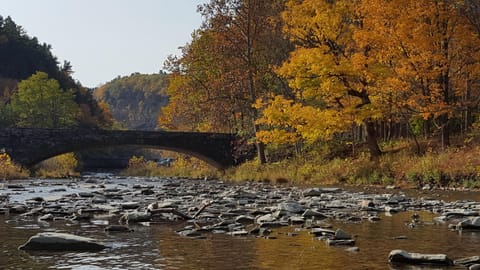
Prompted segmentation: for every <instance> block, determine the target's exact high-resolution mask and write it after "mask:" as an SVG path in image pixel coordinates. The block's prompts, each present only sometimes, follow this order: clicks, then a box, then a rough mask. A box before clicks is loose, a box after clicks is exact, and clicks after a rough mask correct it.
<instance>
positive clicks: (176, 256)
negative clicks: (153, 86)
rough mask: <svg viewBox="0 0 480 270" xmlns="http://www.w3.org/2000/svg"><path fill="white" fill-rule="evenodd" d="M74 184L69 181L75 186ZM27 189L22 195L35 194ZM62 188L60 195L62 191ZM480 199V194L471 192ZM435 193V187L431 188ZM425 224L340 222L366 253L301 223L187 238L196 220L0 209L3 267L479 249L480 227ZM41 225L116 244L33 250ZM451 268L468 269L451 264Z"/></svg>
mask: <svg viewBox="0 0 480 270" xmlns="http://www.w3.org/2000/svg"><path fill="white" fill-rule="evenodd" d="M67 189H68V187H67ZM38 192H43V193H48V194H50V191H49V190H45V189H41V188H40V189H39V190H34V191H32V192H28V193H26V192H23V193H22V192H20V193H19V194H18V195H17V196H18V198H17V197H13V198H14V199H15V200H18V201H21V200H24V199H25V196H32V197H33V196H34V195H35V194H38ZM55 195H57V194H55ZM467 195H468V196H470V198H473V199H476V200H478V199H479V198H478V196H479V194H476V193H471V194H467ZM430 196H431V194H430ZM439 196H441V197H445V198H450V199H452V200H453V199H460V198H462V193H448V192H445V193H443V194H440V195H439ZM419 214H420V220H421V222H420V224H419V225H418V226H416V227H414V228H410V227H408V226H407V223H408V222H409V221H410V219H411V215H412V213H411V212H404V213H399V214H395V215H393V216H385V215H381V221H380V222H376V223H373V222H368V221H363V222H361V223H357V224H354V223H340V222H335V221H332V222H331V225H332V226H333V228H342V229H343V230H344V231H346V232H348V233H349V234H351V235H354V236H355V239H356V246H357V247H359V249H360V251H359V252H350V251H347V248H346V247H328V246H327V245H326V244H325V242H323V241H320V240H316V239H315V238H314V237H313V236H312V235H311V234H309V231H308V230H305V229H302V228H299V227H283V228H278V229H277V228H275V229H273V232H272V233H271V234H270V235H269V238H268V239H266V238H254V237H231V236H227V235H223V234H206V238H205V239H192V238H187V237H181V236H179V235H178V234H176V233H175V231H176V230H178V229H180V228H183V227H184V226H185V225H188V224H182V223H179V224H170V223H168V224H167V223H164V224H151V225H150V226H142V225H137V226H133V227H132V228H133V229H134V230H135V231H134V232H132V233H110V234H109V233H105V232H104V227H105V226H106V225H108V224H109V222H110V223H111V221H109V220H107V219H103V220H101V219H97V220H94V221H92V222H91V223H81V224H78V223H72V222H70V221H56V222H52V223H47V222H42V223H39V222H37V221H36V220H33V219H32V220H30V221H28V220H27V221H21V222H20V221H17V220H16V219H15V216H3V215H0V240H1V241H0V242H1V243H0V246H1V249H0V269H12V270H13V269H15V270H17V269H75V270H91V269H92V270H97V269H98V270H100V269H118V270H120V269H146V270H148V269H166V270H171V269H172V270H173V269H213V270H215V269H219V270H220V269H285V270H286V269H327V270H328V269H392V270H393V269H394V270H405V269H411V270H420V269H428V270H432V269H446V268H438V267H437V268H432V267H430V268H425V267H408V266H390V265H389V264H388V262H387V259H388V254H389V252H390V251H391V250H393V249H404V250H407V251H410V252H420V253H444V254H448V256H449V257H451V258H453V259H455V258H462V257H468V256H474V255H479V254H478V253H477V252H478V247H479V246H480V232H463V233H461V234H459V233H457V232H451V231H449V230H448V228H447V224H434V223H433V222H432V220H433V218H434V217H435V215H434V214H432V213H427V212H421V213H419ZM41 231H56V232H69V233H73V234H77V235H81V236H87V237H93V238H96V239H99V240H100V241H103V242H104V243H106V244H107V245H108V246H109V247H110V248H109V249H106V250H103V251H101V252H98V253H88V252H82V253H38V252H36V253H26V252H23V251H19V250H18V246H20V245H21V244H23V243H25V241H26V240H27V239H28V238H29V237H30V236H32V235H35V234H36V233H37V232H41ZM448 269H464V268H455V267H450V268H448Z"/></svg>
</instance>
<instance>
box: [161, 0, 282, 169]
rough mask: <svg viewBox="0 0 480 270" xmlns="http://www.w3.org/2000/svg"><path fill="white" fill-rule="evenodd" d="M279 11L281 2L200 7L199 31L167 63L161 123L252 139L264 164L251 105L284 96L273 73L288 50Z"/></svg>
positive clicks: (231, 0) (243, 0)
mask: <svg viewBox="0 0 480 270" xmlns="http://www.w3.org/2000/svg"><path fill="white" fill-rule="evenodd" d="M282 9H283V1H279V0H275V1H263V0H226V1H224V0H211V1H210V3H208V4H205V5H202V6H200V7H199V11H200V13H201V14H202V16H203V17H204V18H205V21H204V24H203V26H202V28H201V29H199V30H198V31H196V32H195V33H194V34H193V40H192V42H191V43H190V44H188V45H187V46H185V47H184V48H183V56H182V57H181V58H179V59H174V58H171V59H170V61H169V62H168V63H169V64H173V65H170V69H169V70H170V71H172V72H173V73H174V74H173V77H172V78H173V81H172V83H171V84H170V88H169V91H168V92H169V95H170V104H169V105H168V106H167V107H166V108H165V109H163V113H164V114H163V116H161V117H160V119H159V120H160V124H161V125H165V126H169V125H171V124H173V123H174V124H176V125H177V126H178V125H179V124H181V123H185V124H186V126H191V128H202V129H206V130H210V131H226V132H236V133H239V134H242V135H245V136H248V137H251V138H253V139H254V140H255V143H256V145H257V153H258V157H259V161H260V162H262V163H263V162H265V153H264V147H263V144H262V143H261V142H260V141H259V140H256V139H255V138H256V132H257V131H259V128H260V126H259V125H257V124H256V123H255V119H256V118H257V116H258V112H257V109H256V108H253V107H252V105H253V104H254V103H255V101H256V99H257V98H262V97H264V96H266V95H268V94H269V93H274V92H286V91H288V90H287V89H288V87H286V85H285V84H284V83H283V80H281V79H280V78H279V76H277V75H276V74H275V73H274V70H273V66H275V65H277V64H280V63H281V62H282V61H283V60H284V59H285V56H286V55H287V53H288V51H289V50H290V49H291V46H290V43H289V42H288V40H286V39H284V37H283V34H282V32H281V27H280V20H279V18H280V17H279V15H280V12H281V10H282ZM188 104H190V106H189V105H188ZM193 111H198V113H195V114H194V113H193ZM195 115H198V116H195ZM180 116H181V117H184V119H179V117H180ZM174 118H176V119H174ZM192 120H193V122H192ZM197 121H200V122H197Z"/></svg>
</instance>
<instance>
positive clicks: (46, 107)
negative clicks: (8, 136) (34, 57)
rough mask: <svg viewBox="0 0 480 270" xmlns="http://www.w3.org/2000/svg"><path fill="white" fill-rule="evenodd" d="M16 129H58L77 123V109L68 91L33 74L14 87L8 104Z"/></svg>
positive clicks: (71, 93) (46, 78)
mask: <svg viewBox="0 0 480 270" xmlns="http://www.w3.org/2000/svg"><path fill="white" fill-rule="evenodd" d="M8 107H9V109H10V111H11V112H12V113H13V117H14V119H15V121H14V122H15V124H16V125H17V126H18V127H36V128H40V127H41V128H61V127H68V126H73V125H75V124H77V117H78V114H79V107H78V105H77V104H76V103H75V102H74V95H73V91H72V90H66V91H63V90H61V89H60V87H59V84H58V82H57V81H56V80H54V79H49V78H48V75H47V74H46V73H44V72H37V73H35V74H34V75H32V76H31V77H30V78H28V79H26V80H23V81H21V82H20V83H19V84H18V91H17V92H15V93H14V94H13V96H12V99H11V102H10V104H9V105H8Z"/></svg>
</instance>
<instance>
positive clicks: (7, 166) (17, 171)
mask: <svg viewBox="0 0 480 270" xmlns="http://www.w3.org/2000/svg"><path fill="white" fill-rule="evenodd" d="M0 173H1V175H0V177H1V179H4V180H5V179H18V178H25V177H28V175H29V173H28V171H27V170H25V169H23V168H22V167H20V166H19V165H17V164H15V163H14V162H13V161H12V160H11V158H10V156H9V155H8V154H7V153H0Z"/></svg>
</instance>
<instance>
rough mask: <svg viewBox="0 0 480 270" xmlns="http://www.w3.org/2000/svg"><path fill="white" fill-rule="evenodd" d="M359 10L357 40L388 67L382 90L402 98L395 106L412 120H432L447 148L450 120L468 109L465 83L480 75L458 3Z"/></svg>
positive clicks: (382, 0)
mask: <svg viewBox="0 0 480 270" xmlns="http://www.w3.org/2000/svg"><path fill="white" fill-rule="evenodd" d="M361 9H362V10H363V11H364V12H363V14H364V15H365V16H364V18H363V22H364V31H363V32H362V33H359V35H358V36H357V40H361V43H362V44H365V45H368V46H370V48H371V52H370V54H371V56H372V57H373V58H375V59H377V60H378V61H379V62H382V63H384V64H385V65H388V66H389V67H390V69H391V73H390V74H389V76H387V79H386V80H385V81H384V82H385V84H384V86H383V87H385V88H390V90H389V91H390V92H391V93H396V94H397V96H400V97H401V98H400V102H399V103H398V104H396V105H397V106H398V107H400V108H403V109H404V110H405V111H407V112H408V113H409V114H410V115H411V116H412V117H419V116H420V117H423V118H424V119H425V120H430V121H432V122H433V123H434V124H435V125H436V126H437V127H438V130H439V135H440V139H441V142H442V146H448V145H449V144H450V130H451V128H450V119H452V118H454V117H455V116H456V114H458V113H459V112H461V111H463V110H464V108H466V106H471V102H470V101H471V99H470V98H468V99H470V100H469V101H467V100H465V97H468V96H473V95H472V93H470V87H469V86H468V85H469V82H471V81H473V80H474V79H476V78H478V76H479V75H480V74H478V70H479V66H478V64H479V60H480V55H479V51H478V48H479V44H480V43H479V39H478V35H476V34H475V31H474V29H473V27H472V25H471V24H469V23H468V21H466V19H465V17H463V16H462V15H461V13H460V12H459V11H460V9H459V6H458V1H455V0H424V1H415V0H399V1H389V0H372V1H362V5H361ZM465 85H467V87H465ZM462 97H463V98H462Z"/></svg>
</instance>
